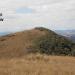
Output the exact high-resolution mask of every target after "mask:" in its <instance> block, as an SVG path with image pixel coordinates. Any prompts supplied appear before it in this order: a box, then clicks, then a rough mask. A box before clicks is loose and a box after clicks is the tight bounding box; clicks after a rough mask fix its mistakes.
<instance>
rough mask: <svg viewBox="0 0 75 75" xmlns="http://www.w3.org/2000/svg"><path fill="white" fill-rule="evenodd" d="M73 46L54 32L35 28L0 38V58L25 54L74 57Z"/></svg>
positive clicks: (74, 50)
mask: <svg viewBox="0 0 75 75" xmlns="http://www.w3.org/2000/svg"><path fill="white" fill-rule="evenodd" d="M74 46H75V44H74V43H72V42H71V41H70V40H68V39H67V38H65V37H63V36H60V35H58V34H56V33H55V32H53V31H51V30H49V29H46V28H43V27H37V28H34V29H32V30H27V31H23V32H18V33H14V34H9V35H7V36H3V37H0V57H21V56H24V55H25V54H27V53H35V52H40V53H45V54H48V55H72V56H74V55H75V49H74Z"/></svg>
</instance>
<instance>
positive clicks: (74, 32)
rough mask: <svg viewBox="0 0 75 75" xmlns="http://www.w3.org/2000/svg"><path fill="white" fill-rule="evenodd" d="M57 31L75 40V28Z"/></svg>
mask: <svg viewBox="0 0 75 75" xmlns="http://www.w3.org/2000/svg"><path fill="white" fill-rule="evenodd" d="M56 32H57V33H58V34H60V35H63V36H65V37H67V38H69V39H71V40H72V41H75V30H56Z"/></svg>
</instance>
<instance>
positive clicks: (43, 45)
mask: <svg viewBox="0 0 75 75" xmlns="http://www.w3.org/2000/svg"><path fill="white" fill-rule="evenodd" d="M74 46H75V45H74ZM35 48H36V49H37V50H38V52H40V53H46V54H49V55H72V56H74V55H75V50H74V49H73V45H72V42H71V41H69V40H67V39H66V38H64V37H62V36H59V35H56V34H53V35H51V34H49V33H47V34H46V35H45V36H42V37H40V38H38V39H37V40H35Z"/></svg>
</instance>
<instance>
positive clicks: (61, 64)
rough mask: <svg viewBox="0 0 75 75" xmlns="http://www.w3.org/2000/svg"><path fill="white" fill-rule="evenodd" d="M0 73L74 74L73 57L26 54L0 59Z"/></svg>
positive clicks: (29, 74) (18, 74) (0, 74)
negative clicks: (19, 56)
mask: <svg viewBox="0 0 75 75" xmlns="http://www.w3.org/2000/svg"><path fill="white" fill-rule="evenodd" d="M0 75H75V58H74V57H64V56H47V55H41V54H28V55H26V56H24V57H21V58H12V59H1V60H0Z"/></svg>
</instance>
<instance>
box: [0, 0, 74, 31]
mask: <svg viewBox="0 0 75 75" xmlns="http://www.w3.org/2000/svg"><path fill="white" fill-rule="evenodd" d="M0 12H2V13H3V18H4V21H3V22H1V21H0V32H14V31H21V30H25V29H31V28H34V27H37V26H38V27H41V26H43V27H46V28H49V29H52V30H66V29H71V30H72V29H75V0H0Z"/></svg>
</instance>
